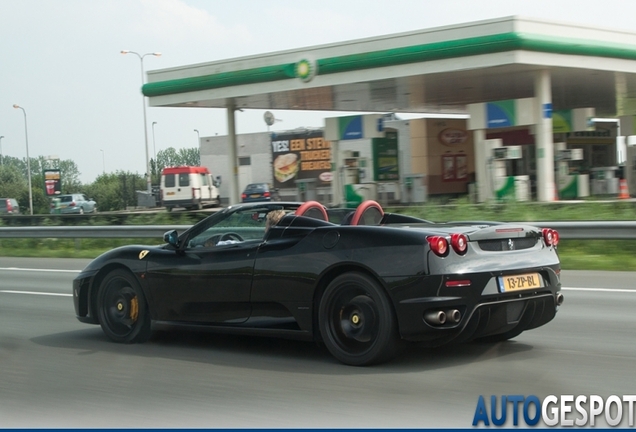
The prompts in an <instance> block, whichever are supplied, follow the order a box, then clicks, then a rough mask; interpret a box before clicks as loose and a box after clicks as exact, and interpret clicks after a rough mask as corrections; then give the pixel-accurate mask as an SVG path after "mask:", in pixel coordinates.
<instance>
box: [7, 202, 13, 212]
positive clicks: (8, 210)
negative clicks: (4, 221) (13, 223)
mask: <svg viewBox="0 0 636 432" xmlns="http://www.w3.org/2000/svg"><path fill="white" fill-rule="evenodd" d="M7 213H13V206H12V205H11V200H7Z"/></svg>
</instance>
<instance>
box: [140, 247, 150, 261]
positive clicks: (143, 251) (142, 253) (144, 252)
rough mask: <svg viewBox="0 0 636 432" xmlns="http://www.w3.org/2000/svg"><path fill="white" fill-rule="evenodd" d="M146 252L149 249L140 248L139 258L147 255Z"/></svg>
mask: <svg viewBox="0 0 636 432" xmlns="http://www.w3.org/2000/svg"><path fill="white" fill-rule="evenodd" d="M148 252H150V251H149V250H145V249H144V250H142V251H141V252H139V259H140V260H142V259H144V258H145V257H146V255H148Z"/></svg>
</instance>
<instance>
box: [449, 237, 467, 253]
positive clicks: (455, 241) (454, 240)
mask: <svg viewBox="0 0 636 432" xmlns="http://www.w3.org/2000/svg"><path fill="white" fill-rule="evenodd" d="M451 246H452V247H453V250H454V251H455V252H457V254H458V255H464V254H465V253H466V251H467V250H468V238H467V237H466V236H465V235H464V234H452V235H451Z"/></svg>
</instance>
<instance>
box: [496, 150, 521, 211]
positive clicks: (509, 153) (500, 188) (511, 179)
mask: <svg viewBox="0 0 636 432" xmlns="http://www.w3.org/2000/svg"><path fill="white" fill-rule="evenodd" d="M522 155H523V152H522V151H521V146H518V145H517V146H502V147H495V148H493V149H492V159H491V178H492V179H493V183H494V184H493V190H494V191H495V196H496V198H497V199H499V200H515V201H528V200H529V199H530V176H528V175H518V176H513V175H510V174H511V173H509V169H508V164H507V161H508V160H511V159H521V158H522Z"/></svg>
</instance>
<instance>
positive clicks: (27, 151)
mask: <svg viewBox="0 0 636 432" xmlns="http://www.w3.org/2000/svg"><path fill="white" fill-rule="evenodd" d="M13 108H16V109H21V110H22V113H23V114H24V139H25V141H26V153H27V177H28V178H29V213H30V214H31V216H33V191H32V190H31V161H30V160H29V134H28V133H27V114H26V110H25V109H24V108H22V107H21V106H20V105H18V104H13Z"/></svg>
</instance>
